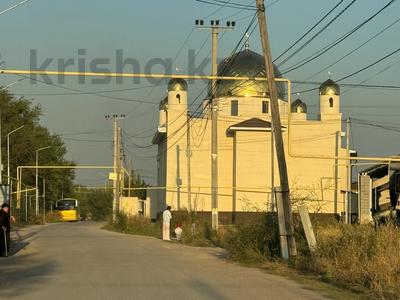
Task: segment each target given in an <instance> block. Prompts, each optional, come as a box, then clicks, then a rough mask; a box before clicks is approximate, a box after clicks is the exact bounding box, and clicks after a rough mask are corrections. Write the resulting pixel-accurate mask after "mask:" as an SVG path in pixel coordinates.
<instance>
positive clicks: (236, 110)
mask: <svg viewBox="0 0 400 300" xmlns="http://www.w3.org/2000/svg"><path fill="white" fill-rule="evenodd" d="M238 114H239V101H238V100H232V101H231V116H237V115H238Z"/></svg>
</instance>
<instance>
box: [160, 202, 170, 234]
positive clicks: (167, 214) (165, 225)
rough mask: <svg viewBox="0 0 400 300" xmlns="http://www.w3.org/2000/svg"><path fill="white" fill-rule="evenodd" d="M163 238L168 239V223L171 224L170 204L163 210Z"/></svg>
mask: <svg viewBox="0 0 400 300" xmlns="http://www.w3.org/2000/svg"><path fill="white" fill-rule="evenodd" d="M162 216H163V240H164V241H170V240H171V238H170V224H171V219H172V215H171V206H167V209H166V210H164V212H163V214H162Z"/></svg>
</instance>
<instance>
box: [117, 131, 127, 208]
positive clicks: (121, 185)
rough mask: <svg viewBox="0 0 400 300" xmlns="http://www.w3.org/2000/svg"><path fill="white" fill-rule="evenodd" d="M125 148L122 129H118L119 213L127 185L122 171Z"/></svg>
mask: <svg viewBox="0 0 400 300" xmlns="http://www.w3.org/2000/svg"><path fill="white" fill-rule="evenodd" d="M122 160H123V148H122V129H121V127H118V166H117V181H118V182H117V184H118V205H117V211H118V213H119V212H120V211H121V196H123V194H122V191H123V188H124V184H125V173H124V172H121V170H122Z"/></svg>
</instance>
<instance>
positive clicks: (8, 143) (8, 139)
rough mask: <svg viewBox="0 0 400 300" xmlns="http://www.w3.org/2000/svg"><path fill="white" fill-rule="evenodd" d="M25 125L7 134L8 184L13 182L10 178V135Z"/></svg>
mask: <svg viewBox="0 0 400 300" xmlns="http://www.w3.org/2000/svg"><path fill="white" fill-rule="evenodd" d="M24 127H25V125H22V126H20V127H18V128H16V129H14V130H12V131H10V132H9V133H8V134H7V184H8V186H10V182H11V180H10V135H11V134H13V133H14V132H17V131H18V130H20V129H22V128H24Z"/></svg>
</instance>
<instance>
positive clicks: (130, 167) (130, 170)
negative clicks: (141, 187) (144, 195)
mask: <svg viewBox="0 0 400 300" xmlns="http://www.w3.org/2000/svg"><path fill="white" fill-rule="evenodd" d="M131 186H132V159H130V160H129V182H128V197H130V196H131Z"/></svg>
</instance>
